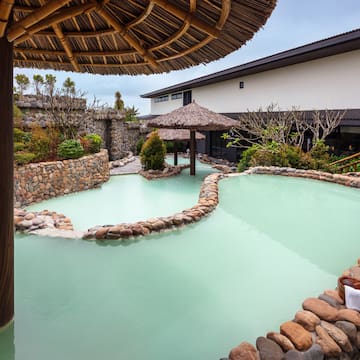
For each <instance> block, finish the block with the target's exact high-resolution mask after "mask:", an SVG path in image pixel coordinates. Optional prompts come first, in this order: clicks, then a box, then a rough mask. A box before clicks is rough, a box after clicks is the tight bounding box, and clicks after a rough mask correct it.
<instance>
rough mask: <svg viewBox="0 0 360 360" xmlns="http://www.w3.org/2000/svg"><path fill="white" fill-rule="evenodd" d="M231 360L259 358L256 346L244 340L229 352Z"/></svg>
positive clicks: (253, 359)
mask: <svg viewBox="0 0 360 360" xmlns="http://www.w3.org/2000/svg"><path fill="white" fill-rule="evenodd" d="M229 359H230V360H259V356H258V352H257V350H256V349H255V347H254V346H253V345H251V344H249V343H247V342H242V343H241V344H240V345H238V346H237V347H235V348H233V349H232V350H231V351H230V354H229Z"/></svg>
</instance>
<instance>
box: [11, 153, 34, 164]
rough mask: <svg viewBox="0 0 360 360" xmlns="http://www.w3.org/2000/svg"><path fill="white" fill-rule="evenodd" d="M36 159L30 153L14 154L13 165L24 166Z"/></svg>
mask: <svg viewBox="0 0 360 360" xmlns="http://www.w3.org/2000/svg"><path fill="white" fill-rule="evenodd" d="M35 158H36V155H35V154H34V153H31V152H26V151H18V152H16V153H15V154H14V160H15V163H16V164H18V165H24V164H28V163H30V162H32V161H33V160H34V159H35Z"/></svg>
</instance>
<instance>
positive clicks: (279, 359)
mask: <svg viewBox="0 0 360 360" xmlns="http://www.w3.org/2000/svg"><path fill="white" fill-rule="evenodd" d="M250 174H267V175H281V176H292V177H300V178H308V179H314V180H321V181H327V182H332V183H336V184H340V185H345V186H350V187H355V188H360V177H354V176H347V175H339V174H330V173H324V172H321V171H315V170H301V169H293V168H279V167H272V166H270V167H254V168H250V169H248V170H246V171H245V172H243V173H235V174H224V173H215V174H211V175H208V176H207V177H206V178H205V179H204V181H203V183H202V185H201V189H200V194H199V200H198V202H197V203H196V204H195V205H194V206H192V207H191V208H189V209H185V210H183V211H182V212H181V213H177V214H174V215H171V216H167V217H157V218H151V219H148V220H145V221H138V222H136V223H132V224H129V223H121V224H117V225H111V226H95V227H93V228H91V229H89V230H88V231H87V232H86V233H85V234H84V235H83V239H87V240H124V239H131V238H135V237H137V236H146V235H148V234H150V233H154V232H161V231H166V230H173V229H176V228H178V227H181V226H184V225H186V224H190V223H193V222H195V221H199V220H200V219H201V218H202V217H204V216H206V215H208V214H209V213H211V212H212V211H213V210H214V209H215V208H216V206H217V204H218V201H219V198H218V182H219V180H220V179H223V178H225V177H233V176H242V175H250ZM21 211H22V210H19V211H17V212H16V214H17V215H16V216H18V218H17V219H16V221H15V224H16V226H17V229H19V227H20V230H23V231H24V230H25V231H26V230H31V228H32V227H33V226H36V224H34V220H36V219H37V214H35V216H33V215H34V214H31V213H30V214H31V215H29V214H26V213H22V212H21ZM39 216H40V215H39ZM41 216H43V217H45V218H46V220H43V222H42V223H46V221H49V223H50V227H53V228H55V230H60V231H61V230H62V229H61V228H62V227H66V226H69V227H70V226H71V221H69V220H67V219H66V218H65V217H64V215H61V214H60V215H59V214H56V213H49V212H46V211H45V213H42V214H41ZM49 217H50V218H51V219H52V220H50V219H49ZM26 221H28V222H27V223H25V224H24V222H26ZM56 224H59V225H58V226H57V225H56ZM25 225H28V228H26V226H25ZM44 228H46V226H44V227H43V228H42V229H35V230H40V231H44V230H43V229H44ZM33 230H34V229H33ZM30 232H31V231H30ZM349 273H355V274H359V276H360V259H359V260H358V264H357V265H356V266H353V267H352V268H350V270H346V271H345V272H344V274H349ZM330 359H331V360H332V359H344V360H352V359H360V312H358V311H356V310H353V309H349V308H347V307H346V305H345V304H344V300H343V299H342V298H341V297H340V295H339V293H338V291H337V290H325V291H324V293H323V294H321V295H320V296H319V297H318V298H308V299H306V300H304V302H303V304H302V309H301V310H299V311H298V312H297V313H296V314H295V315H294V318H293V319H291V320H289V321H286V322H284V323H283V324H281V325H280V329H279V331H272V332H269V333H267V334H266V337H264V336H260V337H258V338H257V340H256V346H254V345H252V344H250V343H247V342H242V343H241V344H240V345H238V346H237V347H235V348H233V349H232V350H231V351H230V354H229V356H228V358H223V359H222V360H330Z"/></svg>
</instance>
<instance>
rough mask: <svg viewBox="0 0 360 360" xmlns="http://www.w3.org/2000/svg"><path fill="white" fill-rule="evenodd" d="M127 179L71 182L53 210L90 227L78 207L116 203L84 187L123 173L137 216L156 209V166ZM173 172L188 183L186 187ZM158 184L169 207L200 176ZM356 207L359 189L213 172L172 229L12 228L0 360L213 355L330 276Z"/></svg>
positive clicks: (287, 311) (253, 333) (350, 258)
mask: <svg viewBox="0 0 360 360" xmlns="http://www.w3.org/2000/svg"><path fill="white" fill-rule="evenodd" d="M205 169H206V168H205ZM137 178H138V176H137V175H134V176H130V177H128V176H124V177H119V178H115V179H113V180H115V181H113V180H112V181H111V182H110V183H109V184H105V185H104V186H103V188H102V189H100V190H95V191H89V192H86V193H83V194H77V195H72V196H73V197H74V201H73V205H72V206H71V207H70V208H71V209H72V210H73V212H72V213H71V214H69V213H68V212H67V211H65V210H66V209H64V208H62V206H65V205H63V204H65V203H66V201H64V199H65V198H66V199H68V198H70V197H68V196H67V197H65V198H59V199H54V200H52V203H51V205H53V208H51V210H56V211H59V212H62V211H63V212H64V213H65V214H66V215H68V216H70V217H71V218H72V219H73V220H74V223H75V224H76V225H79V226H88V224H87V221H86V222H85V221H83V220H82V217H83V216H84V211H85V212H86V214H88V213H91V212H92V211H95V212H96V217H95V219H96V220H97V221H96V224H98V223H101V220H102V219H100V213H101V212H107V214H106V216H108V215H109V216H110V214H111V213H112V212H113V209H112V205H108V204H107V203H106V202H105V201H104V202H103V203H101V205H100V204H99V203H98V200H96V201H95V200H94V199H95V198H96V197H97V196H99V197H98V198H101V192H104V193H106V192H109V193H110V194H115V193H117V192H118V191H119V189H117V188H118V187H122V185H123V182H124V183H127V182H128V181H129V179H130V183H132V184H135V183H136V187H137V188H136V192H139V193H140V194H143V196H144V199H143V201H142V203H141V207H142V208H144V209H146V208H148V207H149V209H148V210H146V211H145V210H144V212H143V213H142V214H141V215H143V216H145V217H149V213H150V216H152V213H151V209H153V207H154V202H153V201H154V200H153V198H152V197H151V195H150V193H151V192H152V190H153V188H152V187H153V186H154V187H155V188H156V187H158V186H159V185H158V184H156V182H159V183H162V182H163V181H164V179H162V180H157V181H150V182H148V181H145V182H144V183H141V185H139V184H140V183H137V182H135V181H137V180H138V179H137ZM183 181H185V182H186V181H189V182H193V183H192V184H191V185H189V186H187V185H186V186H184V187H185V188H186V189H187V190H186V191H185V190H184V189H182V182H183ZM165 183H166V186H165V185H164V184H165ZM172 183H173V187H172V185H171V184H172ZM162 184H163V186H160V188H161V189H165V188H166V187H167V188H168V190H169V195H167V196H166V198H165V200H164V201H165V202H166V203H167V204H168V205H169V208H170V209H171V211H172V210H174V209H175V208H176V206H177V205H176V204H173V203H177V201H180V200H181V201H184V204H183V203H181V206H183V205H185V207H187V206H189V205H187V204H188V202H189V203H190V206H191V205H192V204H194V203H195V202H196V200H197V196H198V190H199V186H200V182H199V180H198V179H197V178H196V179H191V178H190V177H189V176H188V175H187V174H186V173H184V174H182V175H180V176H179V177H176V178H172V179H166V181H165V182H164V183H162ZM138 187H139V188H138ZM140 187H141V188H140ZM191 188H193V191H191V190H190V189H191ZM133 191H135V190H133ZM176 192H180V194H181V195H180V196H179V198H180V199H179V198H176V195H174V194H173V193H176ZM186 194H187V195H186ZM81 196H85V198H86V197H89V198H90V199H87V200H86V201H88V202H86V201H85V200H84V199H82V200H80V198H81ZM171 196H175V197H174V198H171ZM77 198H79V203H77V201H76V199H77ZM91 198H92V200H91ZM155 198H157V197H155ZM185 198H186V199H185ZM146 199H151V201H150V203H148V202H147V200H146ZM166 199H167V200H166ZM83 201H84V202H83ZM127 201H128V200H127ZM161 202H162V201H157V202H156V206H158V204H159V206H160V203H161ZM185 203H186V204H185ZM79 204H82V205H81V206H89V205H84V204H93V205H92V207H91V211H88V209H85V208H82V209H79ZM46 205H49V203H47V204H46ZM123 205H124V203H123ZM125 205H126V211H125V210H124V213H121V212H120V211H121V201H118V203H117V206H118V208H117V209H116V213H117V214H121V215H122V214H124V215H125V214H127V212H129V213H131V212H132V211H133V210H130V209H131V208H129V206H128V203H126V204H125ZM100 206H101V211H100ZM161 206H162V205H161ZM161 206H160V207H161ZM172 206H174V208H173V207H172ZM70 208H69V210H71V209H70ZM163 210H164V211H165V210H166V205H164V208H163V209H162V210H161V211H163ZM147 211H149V213H147ZM176 211H177V210H176ZM359 211H360V192H359V191H357V190H356V189H351V188H346V187H342V186H339V185H334V184H329V183H322V182H319V181H311V180H305V179H295V178H288V177H275V176H267V175H251V176H239V177H234V178H228V179H224V180H221V181H220V203H219V205H218V207H217V209H216V210H215V211H214V212H213V213H212V214H211V215H210V216H209V217H207V218H204V219H203V220H201V221H200V222H198V223H194V224H191V225H189V226H187V227H184V228H182V229H180V230H177V231H174V232H165V233H160V234H154V235H151V236H149V237H146V238H141V239H139V240H137V241H125V242H117V241H114V242H94V241H92V242H89V241H83V240H64V239H58V238H41V237H37V236H25V235H18V236H16V241H15V255H16V258H15V266H16V268H15V278H16V282H15V291H16V300H15V301H16V303H15V311H16V317H15V324H14V326H13V327H11V328H9V329H8V330H7V331H5V332H3V333H1V334H0V353H1V354H6V355H5V357H4V358H3V357H2V359H17V360H22V359H38V360H43V359H44V360H45V359H46V360H47V359H54V360H58V359H59V360H60V359H64V358H65V359H88V360H92V359H99V358H102V359H107V360H112V359H147V360H155V359H169V358H171V359H175V360H183V359H187V360H195V359H196V360H208V359H219V358H221V357H223V356H226V355H227V353H228V351H229V350H230V349H231V348H232V347H234V346H235V345H237V344H238V343H240V342H241V341H250V342H254V341H255V339H256V337H257V336H260V335H264V334H266V332H267V331H270V330H278V327H279V325H280V323H281V322H283V321H286V320H288V319H291V318H292V317H293V315H294V313H295V312H296V311H297V310H298V309H299V308H300V306H301V303H302V301H303V300H304V299H305V298H306V297H308V296H317V295H318V294H319V293H321V292H322V291H323V290H324V289H325V288H327V287H328V288H334V286H335V285H336V279H337V277H338V275H339V274H340V273H341V271H342V270H344V269H345V268H347V267H348V266H349V264H352V263H354V261H355V260H356V258H357V256H358V254H359V252H360V243H359V241H358V239H359V235H358V233H359V231H358V225H357V224H358V216H357V214H359ZM134 214H136V211H135V212H134ZM168 214H169V213H168ZM89 216H90V215H89ZM129 219H131V220H132V219H134V220H137V217H136V215H131V216H130V215H129ZM121 220H122V219H119V218H116V221H121ZM91 221H93V219H91ZM126 221H128V220H126ZM129 221H130V220H129ZM107 222H108V221H107ZM90 225H95V224H94V223H92V224H90Z"/></svg>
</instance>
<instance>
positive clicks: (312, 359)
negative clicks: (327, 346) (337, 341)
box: [304, 344, 325, 360]
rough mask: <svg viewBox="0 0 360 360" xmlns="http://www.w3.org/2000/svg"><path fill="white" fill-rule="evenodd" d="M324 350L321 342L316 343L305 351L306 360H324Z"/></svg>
mask: <svg viewBox="0 0 360 360" xmlns="http://www.w3.org/2000/svg"><path fill="white" fill-rule="evenodd" d="M324 356H325V355H324V352H323V350H322V348H321V346H320V345H319V344H314V345H313V346H312V347H311V348H310V349H309V350H307V351H306V352H305V353H304V360H324Z"/></svg>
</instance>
